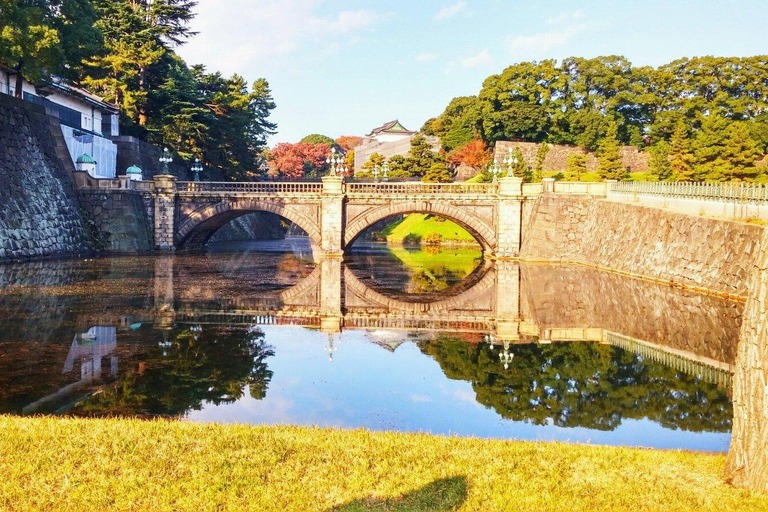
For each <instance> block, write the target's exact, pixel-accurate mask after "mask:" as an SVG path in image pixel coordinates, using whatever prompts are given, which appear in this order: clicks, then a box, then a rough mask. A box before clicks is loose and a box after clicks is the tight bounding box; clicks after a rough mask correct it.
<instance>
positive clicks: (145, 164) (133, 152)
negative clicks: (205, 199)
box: [112, 135, 191, 180]
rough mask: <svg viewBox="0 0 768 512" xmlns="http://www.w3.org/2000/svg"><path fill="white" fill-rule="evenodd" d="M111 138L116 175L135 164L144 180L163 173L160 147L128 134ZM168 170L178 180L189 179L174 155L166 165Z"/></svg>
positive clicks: (186, 171) (187, 172)
mask: <svg viewBox="0 0 768 512" xmlns="http://www.w3.org/2000/svg"><path fill="white" fill-rule="evenodd" d="M112 140H113V142H114V143H115V144H117V174H118V176H122V175H124V174H125V171H126V169H128V167H130V166H132V165H136V166H138V167H139V168H140V169H141V170H142V171H144V173H143V179H145V180H151V179H152V177H153V176H155V175H156V174H163V173H164V170H163V167H162V165H161V164H160V156H161V155H162V153H163V150H162V148H160V147H157V146H155V145H154V144H150V143H149V142H145V141H143V140H139V139H137V138H136V137H131V136H128V135H121V136H120V137H115V138H113V139H112ZM168 171H169V173H170V174H172V175H174V176H176V177H177V178H179V179H180V180H187V179H191V177H190V175H189V174H190V173H189V171H188V170H187V168H186V166H185V165H183V164H181V163H180V162H179V161H178V157H174V161H173V162H171V163H170V164H169V166H168Z"/></svg>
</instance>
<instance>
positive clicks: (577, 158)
mask: <svg viewBox="0 0 768 512" xmlns="http://www.w3.org/2000/svg"><path fill="white" fill-rule="evenodd" d="M566 165H567V167H566V172H568V173H571V174H574V175H576V176H580V175H581V174H583V173H585V172H587V155H585V154H584V153H572V154H570V155H568V160H567V161H566Z"/></svg>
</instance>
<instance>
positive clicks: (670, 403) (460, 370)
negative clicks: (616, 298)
mask: <svg viewBox="0 0 768 512" xmlns="http://www.w3.org/2000/svg"><path fill="white" fill-rule="evenodd" d="M420 348H421V350H422V351H423V352H425V353H427V354H429V355H431V356H432V357H434V358H435V359H436V360H437V361H438V362H439V363H440V366H441V367H442V369H443V371H444V372H445V374H446V376H448V377H449V378H451V379H457V380H466V381H469V382H471V383H472V387H473V388H474V390H475V393H476V395H477V401H478V402H479V403H481V404H483V405H485V406H487V407H492V408H493V409H494V410H496V412H497V413H499V414H500V415H501V416H503V417H505V418H508V419H512V420H518V421H527V422H531V423H534V424H537V425H544V424H547V423H549V422H552V423H554V424H555V425H558V426H561V427H587V428H592V429H597V430H613V429H615V428H617V427H618V426H619V425H620V424H621V420H622V419H623V418H632V419H641V418H648V419H650V420H652V421H655V422H657V423H659V424H661V425H662V426H664V427H666V428H672V429H678V428H679V429H683V430H690V431H694V432H700V431H709V432H727V431H729V430H730V428H731V414H732V411H731V403H730V400H729V399H728V396H727V394H726V390H724V389H721V388H718V387H717V386H716V385H715V384H710V383H706V382H703V381H701V380H700V379H698V378H696V377H692V376H689V375H686V374H684V373H681V372H678V371H676V370H674V369H673V368H670V367H667V366H664V365H661V364H657V363H653V362H651V361H644V360H642V359H641V358H640V357H639V356H637V355H636V354H633V353H631V352H627V351H624V350H621V349H619V348H616V347H611V346H609V345H601V344H598V343H557V344H552V345H535V344H531V345H515V346H513V347H512V349H511V351H512V352H513V353H514V355H515V358H514V359H513V360H512V363H511V364H510V366H509V369H508V370H505V369H504V368H503V366H502V365H501V364H500V363H499V357H498V355H497V354H498V349H496V350H491V349H490V347H489V346H488V345H486V344H479V345H478V344H475V345H472V344H468V343H466V342H464V341H461V340H458V339H456V338H452V337H447V336H445V337H440V338H438V339H437V340H434V341H424V342H421V343H420Z"/></svg>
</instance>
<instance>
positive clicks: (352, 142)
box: [336, 135, 363, 152]
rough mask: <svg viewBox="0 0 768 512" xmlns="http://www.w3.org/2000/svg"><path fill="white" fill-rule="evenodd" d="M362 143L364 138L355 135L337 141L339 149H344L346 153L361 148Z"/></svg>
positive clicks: (344, 136) (345, 136)
mask: <svg viewBox="0 0 768 512" xmlns="http://www.w3.org/2000/svg"><path fill="white" fill-rule="evenodd" d="M362 143H363V138H362V137H357V136H355V135H342V136H341V137H339V138H338V139H336V144H338V145H339V147H340V148H341V149H343V150H344V151H345V152H348V151H350V150H353V149H355V148H356V147H357V146H359V145H360V144H362Z"/></svg>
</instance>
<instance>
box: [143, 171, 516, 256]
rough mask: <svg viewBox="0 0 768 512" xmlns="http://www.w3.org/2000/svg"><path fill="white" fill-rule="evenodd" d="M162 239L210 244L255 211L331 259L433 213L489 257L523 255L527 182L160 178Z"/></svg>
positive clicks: (157, 216)
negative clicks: (393, 225) (381, 231)
mask: <svg viewBox="0 0 768 512" xmlns="http://www.w3.org/2000/svg"><path fill="white" fill-rule="evenodd" d="M153 189H154V192H153V198H154V212H153V213H154V215H153V218H154V220H153V223H154V240H155V247H156V248H157V249H161V250H173V249H182V248H194V247H198V246H201V245H203V244H205V243H206V242H207V241H208V239H209V238H210V237H211V236H212V235H213V233H214V232H215V231H216V230H217V229H219V228H220V227H221V226H223V225H224V224H226V223H227V222H229V221H231V220H232V219H234V218H237V217H239V216H241V215H245V214H247V213H251V212H259V211H264V212H271V213H275V214H277V215H280V216H281V217H284V218H285V219H287V220H289V221H291V222H294V223H296V224H297V225H298V226H299V227H301V228H302V229H303V230H304V231H306V232H307V234H308V235H309V237H310V238H311V239H312V241H313V242H314V245H316V246H317V247H318V248H320V251H321V252H322V254H324V255H341V254H342V253H343V252H344V251H345V249H346V248H347V247H349V246H350V245H351V244H352V243H353V242H354V241H355V239H356V238H357V237H358V236H360V234H361V233H362V232H363V231H365V229H366V228H369V227H370V226H372V225H373V224H375V223H376V222H378V221H380V220H382V219H386V218H387V217H391V216H393V215H400V214H407V213H431V214H435V215H438V216H440V217H443V218H446V219H450V220H452V221H454V222H455V223H457V224H458V225H460V226H462V227H463V228H465V229H466V230H467V231H468V232H469V233H471V234H472V235H473V236H474V237H475V238H476V239H477V241H478V243H479V244H480V245H481V246H482V248H483V250H484V252H485V253H486V254H487V255H489V256H494V257H501V258H503V257H515V256H518V254H519V251H520V226H521V216H522V203H523V200H524V196H523V187H522V180H521V179H520V178H503V179H502V180H501V181H500V182H499V183H498V184H484V183H418V182H399V183H395V182H381V183H344V181H343V179H342V178H339V177H334V176H328V177H325V178H323V179H322V182H303V183H284V182H266V183H214V182H176V181H175V178H174V177H172V176H155V180H154V186H153Z"/></svg>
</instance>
